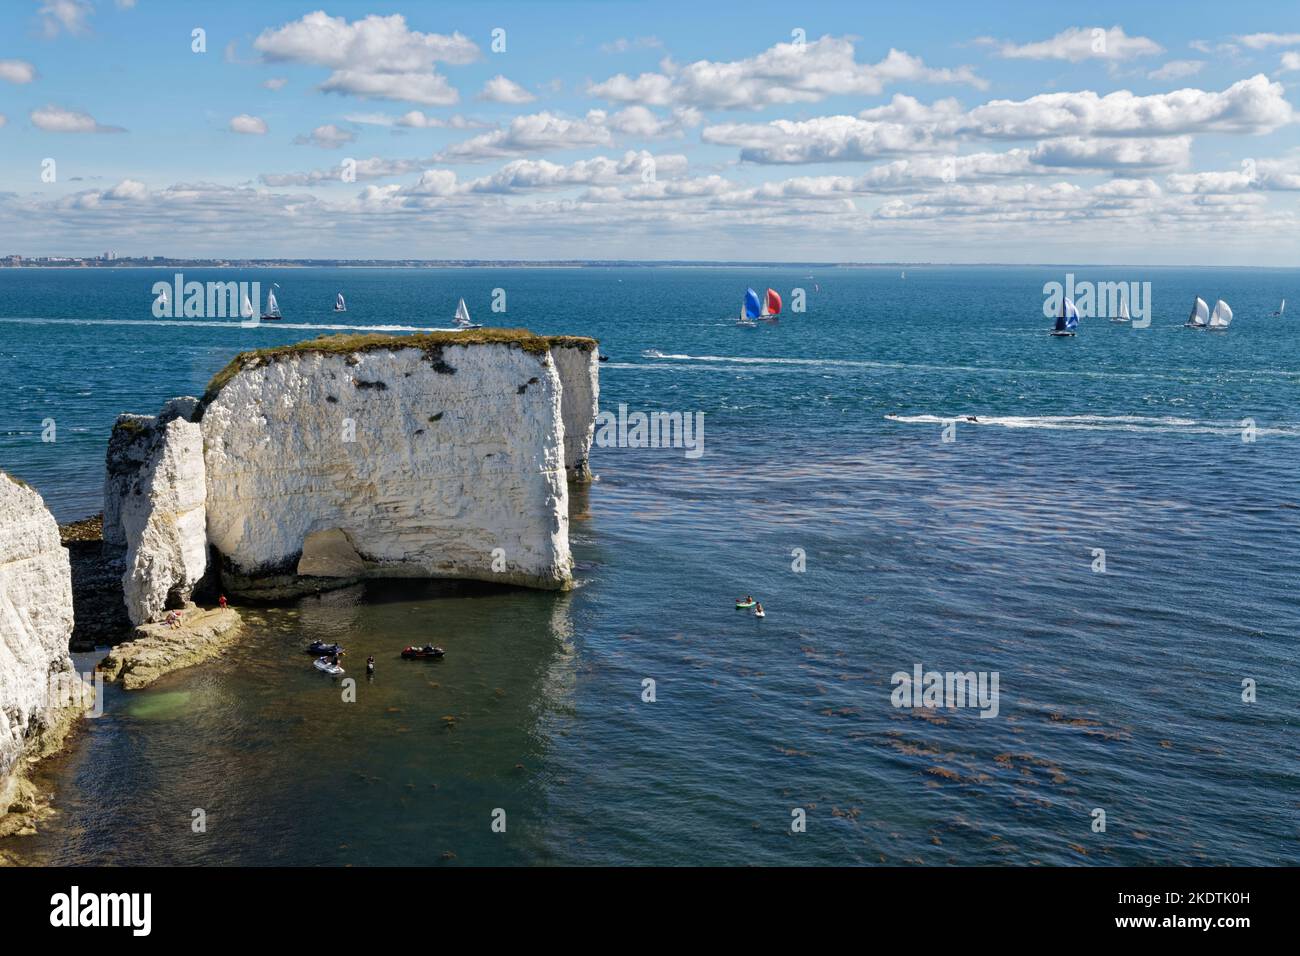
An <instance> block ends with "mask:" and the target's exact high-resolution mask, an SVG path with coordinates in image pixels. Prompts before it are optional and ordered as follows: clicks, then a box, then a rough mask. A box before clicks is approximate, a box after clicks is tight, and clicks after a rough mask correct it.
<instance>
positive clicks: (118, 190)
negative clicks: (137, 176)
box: [104, 179, 149, 201]
mask: <svg viewBox="0 0 1300 956" xmlns="http://www.w3.org/2000/svg"><path fill="white" fill-rule="evenodd" d="M148 196H149V189H148V188H147V187H146V186H145V184H144V183H141V182H137V181H136V180H134V179H124V180H122V181H121V182H120V183H118V184H117V185H116V186H113V187H112V188H111V189H108V190H107V191H105V192H104V198H105V199H122V200H128V201H138V200H141V199H146V198H147V197H148Z"/></svg>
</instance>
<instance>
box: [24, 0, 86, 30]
mask: <svg viewBox="0 0 1300 956" xmlns="http://www.w3.org/2000/svg"><path fill="white" fill-rule="evenodd" d="M94 12H95V11H94V8H93V7H92V6H91V5H90V0H42V2H41V5H40V7H39V8H38V9H37V10H36V15H37V17H39V18H40V21H41V32H42V33H44V34H45V36H47V37H55V36H58V35H59V33H60V32H61V31H66V32H68V33H74V34H76V33H85V32H86V30H87V29H89V24H88V23H87V21H88V20H89V18H90V15H91V14H92V13H94Z"/></svg>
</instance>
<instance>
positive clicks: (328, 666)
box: [311, 657, 343, 677]
mask: <svg viewBox="0 0 1300 956" xmlns="http://www.w3.org/2000/svg"><path fill="white" fill-rule="evenodd" d="M311 666H312V667H314V668H316V669H317V670H318V671H324V672H325V673H326V674H329V675H330V676H331V677H338V676H339V675H340V674H342V673H343V665H342V664H334V663H332V662H331V661H330V659H329V658H328V657H318V658H317V659H316V660H314V661H312V662H311Z"/></svg>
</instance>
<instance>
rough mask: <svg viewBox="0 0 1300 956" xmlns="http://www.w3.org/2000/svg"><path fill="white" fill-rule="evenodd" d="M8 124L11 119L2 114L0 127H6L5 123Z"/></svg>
mask: <svg viewBox="0 0 1300 956" xmlns="http://www.w3.org/2000/svg"><path fill="white" fill-rule="evenodd" d="M8 122H9V118H8V117H7V116H5V115H4V113H0V127H2V126H4V125H5V123H8Z"/></svg>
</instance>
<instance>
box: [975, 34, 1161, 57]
mask: <svg viewBox="0 0 1300 956" xmlns="http://www.w3.org/2000/svg"><path fill="white" fill-rule="evenodd" d="M978 42H979V43H981V44H985V45H988V46H993V47H994V48H995V50H994V52H995V53H996V54H997V55H998V56H1000V57H1003V58H1005V59H1014V60H1068V61H1069V62H1071V63H1079V62H1081V61H1083V60H1094V59H1095V60H1129V59H1133V58H1134V57H1139V56H1155V55H1156V54H1159V53H1163V52H1164V47H1162V46H1161V45H1160V44H1159V43H1157V42H1156V41H1155V40H1152V39H1150V38H1148V37H1131V36H1129V35H1128V34H1126V33H1125V32H1124V28H1123V27H1119V26H1114V27H1111V28H1110V29H1109V30H1104V29H1102V28H1101V27H1070V28H1069V29H1068V30H1062V31H1061V32H1060V33H1058V34H1057V35H1056V36H1054V37H1052V38H1051V39H1050V40H1041V41H1039V42H1037V43H1022V44H1016V43H1011V42H1008V41H1001V42H1000V41H997V40H993V39H991V38H989V37H981V38H980V40H979V41H978Z"/></svg>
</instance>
